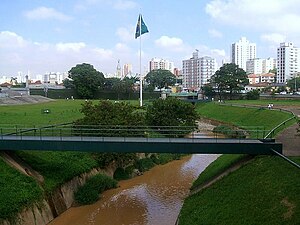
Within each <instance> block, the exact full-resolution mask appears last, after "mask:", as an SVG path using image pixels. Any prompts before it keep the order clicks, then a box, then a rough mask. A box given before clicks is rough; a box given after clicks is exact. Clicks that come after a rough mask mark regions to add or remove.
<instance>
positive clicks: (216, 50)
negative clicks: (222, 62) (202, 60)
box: [211, 49, 226, 57]
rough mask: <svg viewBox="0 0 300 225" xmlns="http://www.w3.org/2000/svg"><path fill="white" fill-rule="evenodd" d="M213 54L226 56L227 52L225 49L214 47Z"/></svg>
mask: <svg viewBox="0 0 300 225" xmlns="http://www.w3.org/2000/svg"><path fill="white" fill-rule="evenodd" d="M211 53H212V55H214V56H217V57H225V56H226V52H225V50H224V49H212V50H211Z"/></svg>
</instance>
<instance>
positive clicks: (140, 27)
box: [135, 14, 149, 38]
mask: <svg viewBox="0 0 300 225" xmlns="http://www.w3.org/2000/svg"><path fill="white" fill-rule="evenodd" d="M148 32H149V30H148V28H147V26H146V24H145V23H144V21H143V17H142V14H140V15H139V19H138V22H137V25H136V31H135V38H138V37H139V36H141V35H142V34H144V33H148Z"/></svg>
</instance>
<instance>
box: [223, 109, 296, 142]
mask: <svg viewBox="0 0 300 225" xmlns="http://www.w3.org/2000/svg"><path fill="white" fill-rule="evenodd" d="M219 104H220V105H230V106H236V107H243V108H260V109H261V108H266V109H267V107H264V106H255V105H242V104H241V105H239V104H228V103H219ZM272 110H277V111H285V112H289V113H291V114H292V115H293V116H292V117H290V118H288V119H286V120H285V121H283V122H281V123H280V124H278V125H277V126H276V127H274V128H273V129H272V130H270V131H269V132H268V133H267V135H266V136H265V137H264V139H267V138H270V137H269V136H270V135H271V134H274V133H275V130H276V129H278V128H280V127H281V126H282V125H285V123H287V122H288V121H290V120H292V119H294V118H297V116H296V115H295V113H293V112H292V111H290V110H287V109H281V108H273V109H272Z"/></svg>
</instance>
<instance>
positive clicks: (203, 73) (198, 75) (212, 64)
mask: <svg viewBox="0 0 300 225" xmlns="http://www.w3.org/2000/svg"><path fill="white" fill-rule="evenodd" d="M215 72H216V60H215V59H214V58H212V57H208V56H204V57H200V58H199V57H198V51H196V52H194V53H193V57H192V58H190V59H187V60H183V61H182V77H183V80H182V84H183V87H184V88H187V89H190V90H197V89H199V88H201V87H202V86H203V85H205V84H207V83H209V81H210V78H211V76H212V75H214V74H215Z"/></svg>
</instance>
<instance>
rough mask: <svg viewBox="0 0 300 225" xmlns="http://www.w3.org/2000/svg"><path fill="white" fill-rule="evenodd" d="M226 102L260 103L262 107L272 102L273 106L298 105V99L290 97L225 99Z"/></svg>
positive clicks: (299, 103) (299, 104)
mask: <svg viewBox="0 0 300 225" xmlns="http://www.w3.org/2000/svg"><path fill="white" fill-rule="evenodd" d="M226 103H232V104H235V103H237V104H243V105H261V106H264V107H267V106H268V104H270V103H273V105H274V107H278V105H283V106H300V101H299V99H290V100H275V99H273V100H269V99H266V100H230V101H226Z"/></svg>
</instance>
